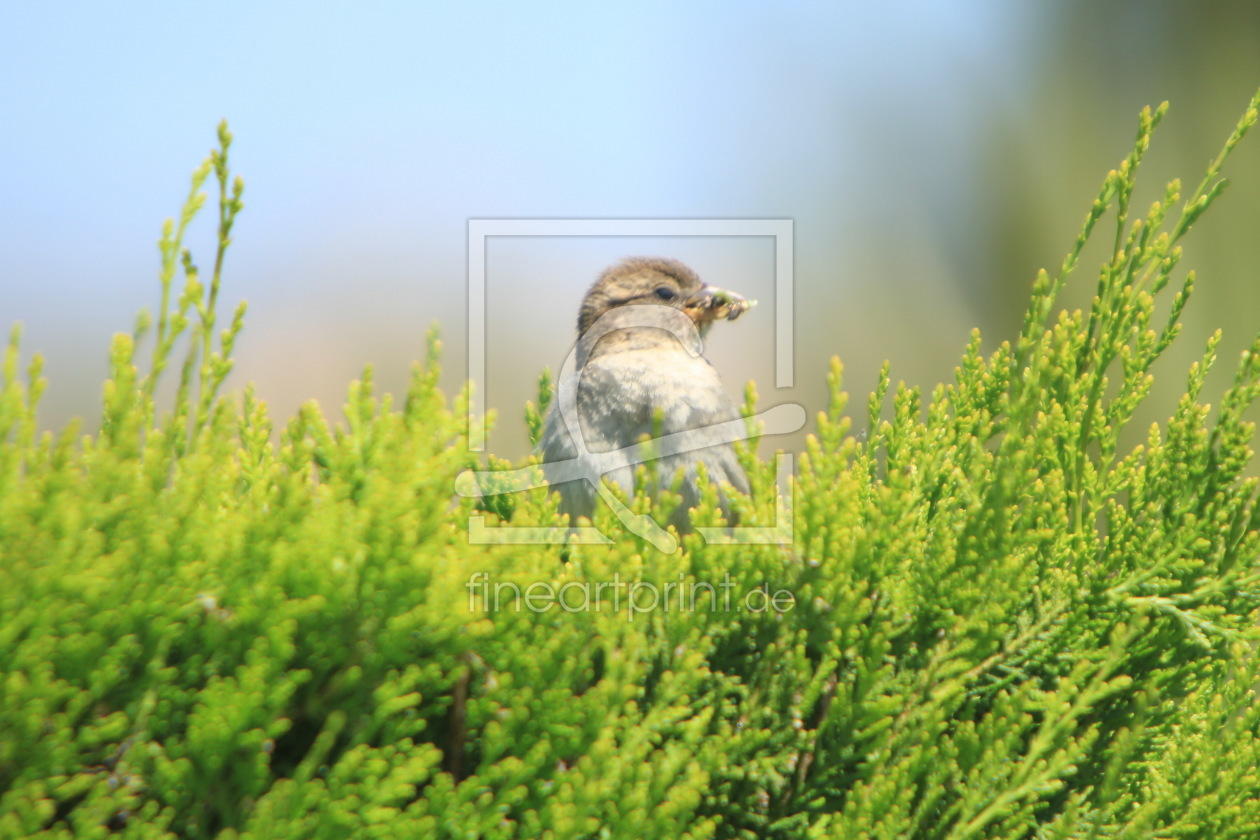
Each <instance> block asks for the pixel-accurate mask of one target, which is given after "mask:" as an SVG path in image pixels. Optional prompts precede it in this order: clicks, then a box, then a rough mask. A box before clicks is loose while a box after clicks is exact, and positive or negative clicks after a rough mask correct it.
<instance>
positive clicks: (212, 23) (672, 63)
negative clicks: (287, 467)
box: [0, 2, 1115, 449]
mask: <svg viewBox="0 0 1260 840" xmlns="http://www.w3.org/2000/svg"><path fill="white" fill-rule="evenodd" d="M1021 9H1022V11H1021ZM1032 9H1033V7H1028V6H1016V4H1004V3H998V2H966V3H953V2H919V3H892V4H856V3H841V4H789V5H786V6H775V7H770V6H769V5H766V4H751V3H750V4H719V3H708V4H694V3H693V4H681V5H679V4H668V3H660V4H634V5H626V6H618V7H614V6H606V5H603V4H598V5H596V4H591V5H589V6H578V5H576V4H575V5H572V6H561V5H536V4H530V5H513V6H506V7H499V6H496V5H491V4H440V5H439V4H433V5H429V4H425V5H418V4H401V3H399V4H356V5H353V6H352V5H350V4H346V5H344V6H326V5H322V4H321V5H316V4H298V3H263V4H255V3H233V2H228V3H222V4H216V5H215V6H213V7H203V8H199V9H194V8H193V7H192V6H190V5H184V4H157V3H143V4H126V5H124V6H122V7H118V8H110V7H106V6H102V5H97V4H88V3H78V4H74V3H71V4H48V5H40V4H11V5H9V6H8V7H6V9H5V10H4V11H3V12H0V32H3V34H2V35H0V39H2V40H0V44H2V49H0V80H2V87H0V161H3V162H2V163H0V218H2V219H3V220H4V223H3V225H0V323H3V324H5V325H7V324H8V323H11V322H13V321H22V322H23V323H24V324H25V325H26V336H27V337H26V339H25V340H24V348H25V349H26V350H27V351H28V352H29V351H34V350H38V351H40V352H43V353H44V354H45V355H46V356H47V357H48V374H49V377H50V379H51V380H52V384H51V387H50V391H49V398H48V402H47V411H46V413H45V419H46V420H47V421H48V422H49V423H51V424H52V425H59V424H60V423H61V422H64V418H65V417H68V416H70V415H74V414H79V415H91V414H92V413H93V411H94V410H95V409H94V406H95V402H96V399H97V396H98V394H99V384H100V378H101V374H102V372H103V370H104V360H105V354H106V348H107V346H108V341H109V336H110V335H111V334H112V333H114V332H117V331H121V330H127V329H129V327H130V325H131V323H132V321H133V316H134V313H135V312H136V311H137V310H138V309H139V308H140V307H142V306H148V307H150V308H152V307H153V306H155V305H156V300H157V283H156V270H157V253H156V248H155V242H156V239H157V236H158V233H159V231H160V225H161V222H162V220H163V219H165V218H167V217H169V216H171V215H173V214H174V213H175V212H176V210H177V209H178V207H179V204H180V202H181V200H182V198H183V195H184V193H185V191H186V189H187V179H188V176H189V173H190V172H191V171H192V169H193V168H194V167H195V166H196V164H197V163H198V162H199V161H200V160H201V159H202V158H203V157H204V156H205V154H206V153H207V152H208V150H209V148H210V147H211V145H212V144H213V141H214V128H215V125H216V124H217V122H218V120H219V119H220V118H223V117H226V118H227V119H228V120H229V121H230V124H231V127H232V130H233V132H234V134H235V136H236V144H235V145H234V147H233V150H232V162H233V166H234V169H235V171H237V172H238V173H240V174H242V175H243V176H244V178H245V181H246V194H245V202H246V209H245V211H244V213H243V215H242V216H241V219H240V221H239V223H238V230H237V234H236V243H235V245H234V248H233V251H232V253H231V255H230V256H229V259H228V266H227V272H226V276H225V281H224V289H223V295H222V299H223V300H224V301H226V302H227V303H228V305H231V304H233V303H234V302H235V301H236V300H239V299H242V298H244V299H247V300H248V301H249V304H250V315H249V318H248V320H247V326H246V331H245V334H244V336H243V338H242V341H241V343H240V346H239V352H238V373H237V376H236V380H235V381H236V382H237V383H238V384H239V383H241V382H243V381H245V380H254V381H256V382H257V383H258V386H259V389H260V391H261V393H262V395H263V396H264V397H265V398H268V399H269V400H270V401H271V403H272V406H273V409H274V410H275V413H276V414H277V415H279V416H280V418H282V419H283V418H284V417H287V416H288V415H289V414H290V413H291V412H292V410H293V409H294V408H295V407H296V406H297V405H298V404H299V403H300V402H301V401H303V400H305V399H309V398H318V399H320V401H321V402H322V403H324V404H326V405H329V404H331V406H336V405H338V404H339V402H340V399H341V396H342V395H343V394H344V388H345V385H346V383H347V382H348V381H349V379H351V378H352V377H354V376H355V375H356V374H357V372H358V371H359V370H360V369H361V367H362V365H363V364H365V363H367V362H374V363H376V364H377V365H378V369H379V372H380V378H381V379H382V380H383V381H384V382H385V384H386V385H387V386H389V387H391V388H394V389H397V388H401V387H402V384H403V382H404V378H405V372H406V369H407V365H408V363H409V361H410V360H411V359H414V358H417V357H419V356H420V355H421V353H422V348H423V332H424V329H425V328H426V327H427V326H428V325H429V324H430V323H433V322H435V321H437V322H440V323H441V324H442V326H443V331H444V335H445V337H446V340H447V345H448V347H450V352H449V354H448V370H447V375H446V377H445V378H444V381H445V382H446V383H447V384H448V386H450V387H456V386H457V385H458V383H459V381H460V380H462V378H463V353H462V350H461V346H462V342H463V340H464V323H465V309H464V305H465V289H464V272H465V259H466V257H465V248H466V223H467V220H468V219H469V218H470V217H590V216H596V217H612V218H618V217H665V218H677V217H773V218H792V219H794V220H795V221H796V231H797V241H796V248H797V254H798V259H797V275H798V287H799V291H800V294H799V296H798V297H799V299H798V312H797V315H798V321H799V335H800V338H799V344H798V347H800V348H803V349H805V350H809V351H811V352H809V353H804V354H803V355H804V356H806V357H808V358H809V359H810V360H811V365H812V366H810V367H808V368H807V369H806V370H804V371H802V372H801V373H800V374H799V375H798V380H801V381H813V380H816V381H817V382H818V383H821V372H822V371H823V370H824V369H825V363H826V357H827V356H828V355H830V354H831V353H834V352H841V353H844V352H846V351H847V352H849V353H850V354H852V352H854V349H855V348H851V347H847V346H846V345H845V343H844V341H843V339H842V338H841V336H843V335H859V334H865V333H864V331H865V330H868V329H869V328H870V327H871V326H872V325H871V324H869V321H870V316H869V313H866V314H864V313H862V312H858V311H856V310H857V309H858V306H857V305H856V302H860V301H862V300H863V299H864V298H865V297H866V296H869V295H870V294H874V293H877V292H878V289H879V283H877V282H876V280H875V278H874V277H873V274H874V273H876V272H875V269H874V268H873V267H875V266H879V267H881V270H888V267H889V266H890V265H891V266H892V267H893V268H895V269H898V270H900V271H902V272H904V273H908V274H914V275H915V276H916V277H919V278H921V282H919V281H916V285H915V287H914V288H915V289H916V290H921V291H916V295H918V296H919V298H918V299H917V300H914V299H906V300H902V301H901V302H900V303H899V304H897V306H899V307H900V311H901V315H902V316H904V317H917V318H919V319H920V320H922V321H923V324H924V326H923V327H922V328H920V329H918V330H917V332H919V333H921V335H919V336H917V339H923V337H924V336H923V335H922V333H926V334H928V336H929V337H930V335H931V334H932V333H933V331H934V330H940V331H942V340H945V341H946V342H947V344H948V346H949V347H951V348H952V347H954V346H960V345H961V343H962V341H964V340H965V336H966V329H967V328H969V326H970V324H971V323H972V322H974V317H973V316H972V315H971V314H970V312H969V308H968V305H967V303H966V302H965V301H959V300H957V299H953V298H950V296H949V295H947V294H945V293H944V292H942V291H940V290H939V288H938V289H936V290H934V288H936V287H933V285H932V281H933V278H934V277H937V276H938V275H939V274H941V272H943V271H945V269H944V268H943V267H942V266H943V257H941V256H940V251H941V249H942V248H944V245H943V243H944V242H946V241H947V240H948V239H949V238H950V237H951V236H952V235H953V234H954V233H956V228H957V227H958V226H959V225H963V224H965V221H966V214H965V213H961V212H959V208H957V207H955V206H954V205H953V203H954V202H956V201H957V197H956V196H957V195H958V193H959V191H960V190H961V189H962V188H963V187H964V186H965V184H966V181H967V179H968V178H969V177H970V176H971V165H972V163H973V162H974V157H975V155H976V154H977V153H978V152H977V149H978V146H977V143H976V134H977V132H978V131H979V130H980V129H979V128H978V126H980V125H983V121H982V120H981V117H982V115H984V114H991V113H992V112H993V111H994V110H998V111H1000V110H1002V109H1004V108H1009V107H1011V102H1012V101H1013V100H1014V98H1015V97H1016V95H1017V93H1018V92H1019V90H1020V88H1021V85H1022V84H1023V82H1022V81H1021V80H1022V78H1023V77H1022V75H1021V74H1022V72H1023V70H1022V68H1023V67H1024V66H1025V64H1024V62H1025V59H1026V55H1025V54H1026V51H1027V49H1028V44H1029V43H1030V41H1029V38H1030V35H1031V34H1032V33H1033V32H1034V31H1035V28H1036V16H1035V15H1034V14H1031V13H1030V10H1032ZM1105 151H1106V152H1107V154H1108V156H1109V157H1110V156H1111V155H1113V154H1115V150H1111V149H1108V150H1105ZM1082 198H1083V200H1084V198H1085V197H1084V196H1083V197H1082ZM202 222H203V223H202V224H201V225H199V226H198V227H196V228H195V229H194V230H193V235H192V237H191V239H190V244H191V246H192V248H193V251H194V256H195V257H196V258H197V259H198V261H199V262H201V263H202V264H208V263H209V261H210V260H211V258H212V251H211V239H210V234H211V229H210V225H209V220H208V216H207V218H206V219H203V220H202ZM873 231H882V234H880V235H879V236H876V235H874V234H873V233H872V232H873ZM889 241H895V242H899V243H900V245H899V246H898V247H897V248H896V249H895V250H896V251H897V253H892V254H890V253H888V251H889V249H888V247H887V243H888V242H889ZM553 244H554V246H555V247H538V248H534V249H533V250H532V251H530V249H525V251H524V252H522V253H525V252H528V253H532V255H533V256H532V257H530V258H531V259H535V260H539V261H541V262H536V263H534V264H531V265H521V264H517V263H512V267H514V268H515V269H517V273H519V274H520V275H521V276H524V277H526V278H527V280H522V281H512V280H510V279H509V275H510V272H507V271H505V272H504V273H503V274H502V278H503V279H501V280H499V281H497V282H501V283H510V282H528V283H529V284H530V287H529V292H528V293H527V294H524V295H521V294H519V289H517V290H516V291H517V294H516V296H515V297H511V299H512V300H513V301H514V302H513V304H512V305H511V306H507V305H504V306H500V307H499V308H498V309H496V308H495V306H494V304H493V295H494V294H495V290H494V285H493V284H494V283H495V282H496V280H495V278H494V276H492V277H491V281H490V282H491V289H490V291H491V295H492V305H491V309H490V319H491V322H490V324H489V327H490V330H491V333H492V336H493V337H494V340H495V342H496V346H502V347H504V348H506V350H505V353H504V355H505V356H506V358H503V359H501V361H499V362H496V359H495V357H493V356H492V358H491V376H490V378H491V381H490V383H489V390H488V391H487V396H488V398H489V401H490V402H491V403H492V404H497V405H499V406H500V408H501V410H502V411H504V412H505V413H506V415H507V416H509V417H511V418H515V417H516V416H517V415H518V413H519V406H520V404H521V403H522V402H523V400H524V398H525V397H527V396H529V391H530V387H531V386H530V383H532V382H533V380H534V379H535V377H536V375H537V370H538V369H539V368H541V366H542V365H544V364H551V365H552V366H553V367H554V366H555V365H556V364H557V363H558V362H559V360H560V359H562V358H563V354H564V352H565V350H567V343H568V342H569V341H570V340H571V338H572V335H571V333H572V323H573V317H574V314H575V312H576V309H577V304H578V299H579V298H580V295H581V293H582V291H583V290H584V289H585V288H586V286H587V285H589V283H590V282H591V281H592V280H593V279H594V276H595V274H597V273H598V271H599V270H600V269H602V268H603V267H604V266H605V265H606V264H608V263H609V262H611V261H612V260H613V259H615V258H617V257H619V256H624V255H626V254H627V253H637V252H639V251H640V250H641V248H638V247H635V246H636V245H638V244H642V245H644V246H645V247H646V246H647V245H653V247H655V245H656V243H626V242H616V241H612V242H608V243H604V245H603V247H602V249H601V248H600V247H583V248H567V247H566V246H565V243H563V242H557V243H553ZM589 245H590V243H587V246H589ZM503 247H504V248H505V249H506V250H505V251H504V252H503V253H505V254H508V253H512V251H511V246H509V245H505V246H503ZM714 247H715V248H717V249H718V251H721V250H722V246H721V244H720V243H718V244H715V245H714ZM741 248H743V250H740V249H741ZM692 250H694V249H692ZM755 250H756V249H755V248H753V249H751V250H749V249H748V248H745V247H744V246H738V247H736V249H735V250H734V251H732V252H731V254H733V255H734V256H731V255H727V256H722V255H721V254H719V253H718V251H715V252H714V256H713V257H712V259H710V260H708V261H707V264H708V265H711V266H713V269H712V270H715V271H716V270H719V269H720V268H721V267H722V266H724V265H727V264H729V263H731V261H732V260H740V259H743V258H742V257H739V256H738V255H739V254H743V253H745V251H747V252H748V253H752V252H753V251H755ZM522 259H524V257H522ZM694 259H695V260H697V261H698V262H699V263H700V264H699V265H698V266H697V267H698V268H699V269H700V270H701V273H702V274H703V275H705V276H706V279H708V280H710V281H711V282H717V283H719V284H722V285H734V284H732V283H729V282H726V281H727V278H724V277H714V276H709V274H708V273H706V270H705V265H706V257H705V256H704V254H703V253H700V252H697V253H696V254H695V255H694ZM759 259H760V258H755V259H754V258H750V261H749V260H746V261H745V262H744V263H743V264H746V265H747V266H749V271H750V272H754V273H755V272H756V271H759V270H760V268H758V266H759V265H761V263H760V262H759V261H758V260H759ZM890 260H891V263H890V262H889V261H890ZM863 266H866V267H867V269H866V270H864V268H863ZM1029 276H1031V269H1030V274H1029ZM747 282H751V283H753V284H754V285H755V284H756V283H758V282H761V281H760V280H757V279H756V278H753V279H751V280H749V281H747ZM880 282H882V281H880ZM509 297H510V296H509V295H507V293H506V292H505V293H504V296H503V299H504V300H507V299H508V298H509ZM848 301H852V302H855V305H854V306H847V305H846V302H848ZM907 312H909V313H910V315H906V313H907ZM915 312H919V315H917V316H916V315H914V313H915ZM496 319H498V320H496ZM771 321H772V319H771V318H770V317H769V316H766V317H764V318H762V319H761V320H757V319H753V318H750V319H749V324H748V326H747V328H746V330H745V332H744V333H742V334H734V333H732V334H731V335H730V336H729V337H727V338H721V339H719V338H718V337H715V339H714V340H715V342H717V344H716V345H715V347H714V349H713V353H718V352H719V351H721V352H722V353H724V354H727V357H726V358H725V359H724V360H723V361H722V362H721V363H720V364H719V367H722V365H723V364H725V365H726V366H727V367H728V368H729V373H728V374H727V381H728V386H729V387H730V388H731V390H732V391H733V392H738V391H739V390H740V389H741V387H742V384H743V382H744V380H746V379H748V378H750V377H757V378H759V379H762V378H764V371H766V370H770V369H772V368H770V367H769V364H770V362H769V361H768V360H766V359H764V358H761V357H758V353H760V352H761V350H760V348H764V347H769V346H771V345H770V337H769V336H770V334H769V328H770V324H771ZM741 327H742V324H741ZM514 348H515V349H514ZM815 348H817V352H812V351H813V350H814V349H815ZM799 352H801V349H798V353H799ZM763 355H764V354H763ZM884 355H887V354H886V353H885V354H884ZM951 355H952V353H951ZM85 360H86V361H85ZM814 362H816V364H815V363H814ZM877 364H878V363H877V362H875V363H874V364H873V365H871V367H872V368H876V367H877ZM811 378H813V379H811ZM768 390H769V388H768V387H767V388H763V394H764V393H766V392H767V391H768ZM786 396H790V395H786ZM509 425H511V426H513V427H517V426H519V425H520V424H519V423H517V422H515V420H514V419H513V420H512V421H511V422H510V424H509ZM511 434H513V435H516V436H517V438H516V439H508V438H505V444H504V446H505V447H506V448H508V449H511V448H512V447H513V446H517V445H518V444H519V442H520V441H519V438H520V437H521V435H523V432H520V431H519V430H518V429H515V428H514V429H513V430H512V431H511ZM509 438H510V435H509ZM492 441H493V439H492Z"/></svg>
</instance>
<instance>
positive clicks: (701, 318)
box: [683, 286, 757, 326]
mask: <svg viewBox="0 0 1260 840" xmlns="http://www.w3.org/2000/svg"><path fill="white" fill-rule="evenodd" d="M756 305H757V301H755V300H748V299H747V298H745V297H744V296H743V295H737V294H735V293H734V292H728V291H726V290H725V289H719V288H717V287H716V286H705V287H703V288H702V289H700V291H698V292H696V293H695V294H694V295H692V296H691V298H689V299H688V300H687V303H686V304H684V306H683V311H684V312H686V313H687V316H688V317H689V318H691V320H693V321H695V322H696V326H708V324H710V323H711V322H713V321H716V320H717V319H719V318H725V319H726V320H728V321H734V320H735V319H736V318H738V317H739V316H740V315H743V314H744V313H745V312H746V311H748V310H749V309H751V308H752V307H754V306H756Z"/></svg>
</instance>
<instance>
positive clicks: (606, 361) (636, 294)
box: [538, 257, 756, 533]
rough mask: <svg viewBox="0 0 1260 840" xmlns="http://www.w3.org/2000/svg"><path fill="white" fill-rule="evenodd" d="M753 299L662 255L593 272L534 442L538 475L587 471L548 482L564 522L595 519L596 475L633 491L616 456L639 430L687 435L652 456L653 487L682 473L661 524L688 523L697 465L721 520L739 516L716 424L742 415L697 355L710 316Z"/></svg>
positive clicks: (624, 461) (737, 476)
mask: <svg viewBox="0 0 1260 840" xmlns="http://www.w3.org/2000/svg"><path fill="white" fill-rule="evenodd" d="M755 303H756V301H749V300H747V299H746V298H744V297H742V296H741V295H738V294H735V293H733V292H729V291H726V290H724V289H719V288H716V287H714V286H710V285H707V284H706V283H704V282H703V281H702V280H701V279H700V277H699V275H697V274H696V272H695V271H693V270H692V269H691V268H690V267H688V266H687V265H686V264H684V263H682V262H680V261H679V260H676V259H671V258H665V257H630V258H627V259H624V260H622V261H621V262H619V263H617V264H615V265H613V266H611V267H610V268H608V269H607V270H605V271H604V272H603V273H602V274H601V275H600V277H599V279H598V280H596V281H595V283H594V285H592V286H591V287H590V290H589V291H587V293H586V295H585V297H584V298H583V299H582V304H581V307H580V309H579V311H578V320H577V332H578V339H577V343H576V345H575V347H574V353H573V359H574V362H573V364H572V365H566V367H567V368H570V369H571V375H570V376H569V377H568V378H567V381H566V377H564V376H563V375H562V377H561V379H560V381H559V382H558V386H557V388H558V390H557V394H556V396H555V398H553V400H552V402H551V405H550V406H549V408H548V412H547V415H546V418H545V419H544V423H543V432H542V435H541V436H540V439H539V442H538V453H539V454H540V456H541V461H542V463H543V470H544V474H545V475H546V474H548V468H549V467H550V468H551V471H550V474H551V475H554V476H559V477H564V476H570V477H571V476H572V475H573V473H572V471H570V472H568V473H561V472H560V471H559V470H558V469H557V468H558V466H559V465H560V464H567V465H569V466H571V465H572V464H573V463H574V459H577V462H579V463H580V465H581V467H582V469H583V471H584V474H585V475H586V476H588V477H589V478H590V480H588V479H587V478H583V479H582V480H567V481H558V483H555V484H553V485H552V488H551V489H552V490H553V491H554V492H558V493H559V496H560V512H561V513H562V514H567V515H568V517H569V520H570V522H571V523H575V522H576V521H577V520H578V518H579V517H587V518H588V519H590V518H593V514H594V512H595V504H596V500H597V498H598V497H599V493H598V492H597V489H596V487H595V485H594V483H592V482H593V481H596V482H597V481H599V480H600V479H601V478H607V479H608V480H609V481H611V482H613V483H615V484H617V485H619V486H620V487H621V488H622V489H623V490H624V491H625V492H626V493H627V495H630V494H632V493H633V490H634V487H633V483H634V468H635V466H636V464H637V460H636V459H635V457H634V454H633V453H627V452H625V450H626V449H627V448H628V447H633V446H634V444H636V443H639V442H640V441H641V440H642V439H643V438H644V436H648V437H649V438H657V437H658V436H659V437H660V438H664V437H665V436H668V435H675V434H677V433H681V432H687V433H688V434H687V435H686V436H685V437H683V438H681V439H680V440H682V441H683V447H684V451H675V452H673V453H672V454H670V453H662V457H659V458H657V459H656V461H655V472H656V476H655V477H656V481H657V482H659V485H660V486H663V487H672V486H673V482H674V481H675V480H676V479H677V477H678V473H679V472H681V473H682V479H681V485H680V488H679V492H680V493H681V496H682V502H681V504H680V505H679V506H678V508H677V509H675V510H674V512H673V513H672V514H671V516H670V518H669V520H668V524H672V525H673V526H674V527H675V528H676V529H677V531H678V532H679V533H687V532H689V531H690V530H691V508H694V507H695V506H696V505H697V504H698V503H699V501H700V487H699V478H698V465H699V464H701V463H703V464H704V465H705V470H706V472H707V475H708V477H709V480H710V481H711V482H712V483H714V484H715V485H716V486H717V487H718V493H719V502H720V504H721V506H722V511H723V514H724V516H725V518H726V520H727V522H728V523H730V524H731V525H735V524H738V523H737V517H736V515H735V513H734V512H733V510H732V509H731V506H730V499H729V497H728V492H729V490H730V489H733V490H734V491H736V492H738V493H741V494H743V495H745V496H747V495H749V494H750V488H749V482H748V476H747V474H746V473H745V472H744V469H743V467H742V466H740V464H739V461H738V459H737V458H736V455H735V449H734V447H733V446H732V445H731V443H730V440H731V439H732V436H731V435H730V433H729V427H728V430H727V431H726V432H725V433H722V432H721V431H720V430H717V429H714V428H713V427H714V425H715V424H720V423H725V422H728V421H735V420H738V419H739V418H740V412H739V409H738V407H737V406H736V404H735V402H734V401H733V400H732V399H731V397H730V396H729V395H728V394H727V392H726V388H725V387H724V386H723V384H722V378H721V377H720V376H719V375H718V372H717V369H716V368H714V367H713V365H712V364H711V363H710V362H709V360H708V359H706V358H705V357H704V356H703V355H702V354H701V352H700V351H701V348H702V344H701V339H702V338H703V337H704V336H705V335H706V334H707V333H708V330H709V328H710V327H711V326H712V325H713V323H714V322H715V321H717V320H719V319H727V320H734V319H735V318H738V317H739V315H740V314H742V313H743V312H744V311H746V310H747V309H748V308H749V307H750V306H752V305H753V304H755ZM566 389H568V390H567V391H566ZM566 414H567V415H568V416H566ZM574 435H580V440H579V441H575V440H574ZM736 436H738V435H736ZM676 440H678V439H676Z"/></svg>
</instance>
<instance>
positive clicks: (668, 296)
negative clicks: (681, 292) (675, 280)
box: [656, 286, 678, 300]
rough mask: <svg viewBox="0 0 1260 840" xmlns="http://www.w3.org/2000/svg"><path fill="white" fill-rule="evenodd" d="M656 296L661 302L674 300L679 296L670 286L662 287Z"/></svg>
mask: <svg viewBox="0 0 1260 840" xmlns="http://www.w3.org/2000/svg"><path fill="white" fill-rule="evenodd" d="M656 296H657V297H658V298H660V299H661V300H673V299H674V298H676V297H678V294H677V292H675V291H674V290H673V289H671V288H670V287H669V286H661V287H660V288H658V289H657V290H656Z"/></svg>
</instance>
